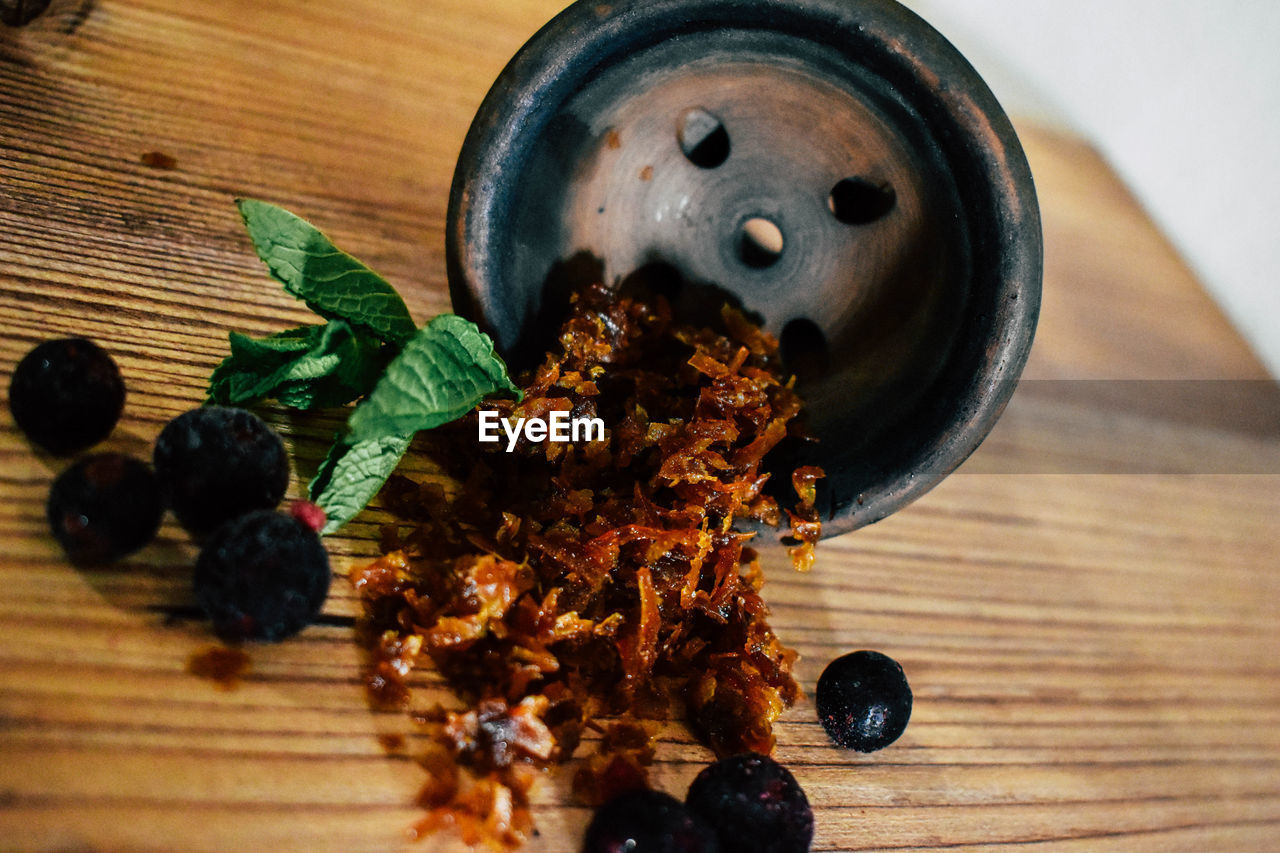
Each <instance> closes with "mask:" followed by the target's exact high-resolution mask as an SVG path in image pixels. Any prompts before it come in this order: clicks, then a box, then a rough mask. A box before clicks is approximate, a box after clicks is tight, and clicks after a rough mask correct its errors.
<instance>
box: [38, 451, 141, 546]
mask: <svg viewBox="0 0 1280 853" xmlns="http://www.w3.org/2000/svg"><path fill="white" fill-rule="evenodd" d="M46 512H47V514H48V517H49V528H50V530H52V531H53V536H54V538H55V539H57V540H58V542H59V544H61V545H62V548H63V550H65V551H66V552H67V556H68V557H70V558H71V560H72V561H73V562H75V563H81V564H85V565H92V564H97V563H107V562H110V561H112V560H115V559H118V558H120V557H123V556H125V555H126V554H131V553H133V552H134V551H136V550H138V549H139V548H141V547H142V546H143V545H145V544H147V543H148V542H150V541H151V539H152V538H153V537H154V536H155V535H156V530H158V529H159V527H160V520H161V518H163V516H164V502H163V501H162V500H161V499H160V486H159V484H158V483H157V482H156V477H155V475H154V474H152V473H151V469H150V468H149V467H147V464H146V463H145V462H143V461H142V460H140V459H134V458H133V457H132V456H125V455H124V454H123V453H98V454H95V455H93V456H86V457H84V458H83V459H81V460H79V461H78V462H76V464H74V465H72V466H71V467H70V468H68V469H67V470H65V471H63V472H62V473H61V474H60V475H58V478H57V479H56V480H54V481H53V487H52V488H51V489H50V490H49V503H48V504H47V506H46Z"/></svg>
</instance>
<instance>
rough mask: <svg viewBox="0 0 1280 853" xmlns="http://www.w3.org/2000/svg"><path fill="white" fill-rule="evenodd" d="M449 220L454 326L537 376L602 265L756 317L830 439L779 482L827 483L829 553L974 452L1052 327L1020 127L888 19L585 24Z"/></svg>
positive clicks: (704, 12)
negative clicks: (563, 321) (470, 329)
mask: <svg viewBox="0 0 1280 853" xmlns="http://www.w3.org/2000/svg"><path fill="white" fill-rule="evenodd" d="M449 217H450V227H449V231H448V247H447V248H448V258H449V264H450V269H449V273H450V286H451V292H452V296H453V300H454V303H455V307H456V308H457V309H458V310H460V311H461V312H462V313H464V314H468V315H470V316H472V317H473V318H474V319H477V320H478V321H480V322H481V323H482V324H483V325H484V326H485V327H486V328H487V329H488V330H489V331H490V332H491V333H492V334H493V335H494V337H495V340H496V342H497V344H498V346H499V348H500V349H501V350H502V351H503V352H504V353H506V354H507V355H508V356H509V357H510V358H512V359H513V360H514V361H515V362H516V363H521V362H527V361H529V360H532V359H536V358H537V356H538V354H539V353H540V352H541V351H542V350H543V349H545V347H546V345H547V343H548V341H547V331H548V328H549V327H550V326H551V324H553V323H554V322H555V319H556V317H555V314H556V311H557V310H558V309H559V306H560V301H561V298H562V296H563V293H562V289H563V287H564V286H565V284H566V283H567V282H568V281H570V280H571V279H572V277H573V274H574V270H575V269H577V268H580V267H581V266H583V264H584V263H585V264H586V265H587V266H588V267H591V268H592V269H593V271H594V272H595V273H598V274H602V275H603V278H604V280H605V281H606V282H610V283H612V282H616V281H618V280H621V279H623V278H625V277H627V276H629V275H632V274H635V273H636V272H637V271H641V273H642V274H643V275H645V276H646V278H647V279H648V280H649V281H650V282H651V283H656V284H657V285H658V286H659V287H660V289H663V290H664V292H666V293H667V294H668V295H669V296H671V297H672V298H673V299H675V300H676V301H677V302H679V301H680V300H681V299H684V298H686V297H688V301H692V300H693V296H692V294H705V293H706V292H715V293H726V292H727V294H728V295H729V298H730V299H732V300H733V301H736V302H739V303H740V304H741V306H742V307H743V308H744V309H745V310H747V311H748V312H750V313H751V314H754V315H756V316H757V317H758V318H760V319H761V320H762V321H763V323H764V325H765V327H766V328H767V329H768V330H769V331H771V332H773V333H774V334H775V335H777V336H778V338H779V339H780V342H781V351H782V355H783V359H784V365H785V366H786V367H787V368H788V369H789V370H791V371H792V372H794V373H795V374H796V376H797V379H798V387H799V389H800V391H801V392H802V396H804V398H805V399H806V401H807V403H808V420H809V428H810V430H811V432H812V433H813V434H814V435H815V436H816V438H817V439H818V441H817V442H814V443H794V444H788V445H787V446H786V447H783V448H780V449H779V451H777V452H776V453H775V454H774V455H773V456H772V457H771V458H770V459H769V465H770V467H771V469H772V470H774V471H775V473H778V472H781V473H784V474H785V472H786V471H788V470H789V469H790V468H791V467H792V466H794V465H795V464H806V463H808V464H817V465H820V466H822V467H823V468H824V469H825V470H826V472H827V479H826V480H825V481H824V483H823V484H822V489H821V490H820V493H819V494H820V509H821V510H822V512H823V515H824V517H825V519H826V520H827V522H828V523H827V526H826V530H827V532H839V531H843V530H848V529H852V528H854V527H858V526H861V525H863V524H867V523H870V522H873V521H877V520H879V519H881V518H883V517H885V516H886V515H888V514H889V513H890V512H892V511H894V510H895V509H897V508H898V507H900V506H902V505H903V504H905V503H907V502H909V501H910V500H912V499H914V498H916V497H918V496H919V495H920V494H923V493H924V492H925V491H927V490H928V489H929V488H931V487H932V486H933V485H934V484H936V483H937V482H938V481H939V480H941V479H942V478H943V477H944V476H945V475H946V474H947V473H949V472H950V471H951V470H953V469H954V468H955V467H956V466H958V465H959V464H960V462H962V461H963V460H964V458H965V457H967V456H968V455H969V453H971V452H972V451H973V449H974V448H976V447H977V445H978V443H979V442H980V441H981V440H982V438H983V437H984V436H985V435H986V434H987V432H988V431H989V430H990V428H991V426H992V424H993V423H994V421H995V418H996V417H997V416H998V414H999V412H1000V410H1001V409H1002V408H1003V406H1004V404H1005V402H1006V401H1007V399H1008V396H1009V395H1010V394H1011V393H1012V391H1013V387H1014V384H1015V383H1016V380H1017V376H1018V374H1019V372H1020V371H1021V368H1022V365H1023V363H1024V362H1025V359H1026V356H1027V351H1028V349H1029V347H1030V344H1031V338H1032V334H1033V332H1034V327H1035V321H1036V315H1037V311H1038V305H1039V287H1040V269H1041V255H1040V252H1041V248H1040V226H1039V216H1038V211H1037V207H1036V202H1035V195H1034V190H1033V187H1032V183H1031V176H1030V172H1029V170H1028V168H1027V165H1026V161H1025V158H1024V157H1023V154H1022V151H1021V148H1020V147H1019V145H1018V142H1017V139H1016V137H1015V136H1014V133H1013V130H1012V128H1011V126H1010V125H1009V122H1008V120H1007V118H1006V117H1005V116H1004V114H1003V112H1001V110H1000V108H999V106H998V104H996V102H995V100H994V98H993V97H992V96H991V94H990V92H989V90H988V89H987V88H986V86H985V85H984V84H983V83H982V81H981V80H980V79H979V78H978V76H977V75H976V73H975V72H974V71H973V70H972V68H970V66H969V65H968V64H967V63H966V62H965V61H964V60H963V58H962V57H960V56H959V54H958V53H956V51H955V50H954V49H953V48H952V47H951V46H950V44H949V43H947V42H946V41H945V40H944V39H943V38H942V37H941V36H939V35H938V34H937V33H936V32H935V31H933V30H932V29H931V28H929V27H928V25H927V24H925V23H924V22H923V21H921V20H920V19H919V18H917V17H915V16H914V15H913V14H912V13H910V12H908V11H907V10H905V9H904V8H902V7H901V6H898V5H897V4H895V3H891V2H883V0H861V2H841V0H817V2H815V0H785V2H767V3H766V2H760V3H743V2H730V0H680V2H668V1H667V0H657V2H654V0H650V2H647V3H643V4H641V3H622V4H614V5H613V6H611V7H604V6H600V5H598V4H582V3H579V4H575V5H574V6H571V7H570V8H569V9H568V10H566V11H565V12H564V13H562V14H561V16H560V17H558V18H557V19H556V20H554V21H552V22H551V24H549V25H548V26H547V27H546V28H544V29H543V30H542V31H541V32H540V33H539V34H538V35H537V36H535V37H534V39H533V40H531V41H530V42H529V44H528V45H526V46H525V48H524V49H523V50H522V51H521V52H520V53H519V54H518V55H517V56H516V58H515V59H513V60H512V63H511V64H510V65H509V66H508V67H507V69H506V70H505V71H504V72H503V74H502V76H501V77H500V78H499V80H498V82H497V83H496V84H495V85H494V88H493V90H491V92H490V93H489V96H488V97H487V98H486V100H485V102H484V104H483V105H482V107H481V109H480V112H479V114H478V115H477V117H476V120H475V122H474V123H473V125H472V129H471V132H470V134H469V136H468V138H467V141H466V143H465V145H464V149H463V153H462V156H461V157H460V159H459V164H458V170H457V173H456V174H455V179H454V187H453V194H452V197H451V200H450V213H449ZM584 259H590V260H589V261H584ZM782 479H785V477H783V478H782Z"/></svg>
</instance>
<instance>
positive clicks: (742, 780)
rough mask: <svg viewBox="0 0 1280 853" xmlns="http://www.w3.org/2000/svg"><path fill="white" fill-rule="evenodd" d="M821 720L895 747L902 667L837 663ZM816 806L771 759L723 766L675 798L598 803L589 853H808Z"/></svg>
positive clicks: (855, 655) (876, 660)
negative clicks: (812, 805)
mask: <svg viewBox="0 0 1280 853" xmlns="http://www.w3.org/2000/svg"><path fill="white" fill-rule="evenodd" d="M817 706H818V718H819V719H820V720H821V721H822V725H823V728H825V729H826V731H827V734H828V735H829V736H830V737H831V739H832V740H833V741H835V742H836V743H837V744H838V745H840V746H842V747H845V748H846V749H855V750H858V751H859V752H872V751H874V750H877V749H883V748H884V747H886V746H888V745H889V744H891V743H893V742H894V741H895V740H897V739H898V737H899V736H900V735H901V734H902V732H903V730H905V729H906V727H907V721H908V720H909V719H910V717H911V688H910V687H909V686H908V685H907V679H906V676H905V675H904V674H903V672H902V667H901V666H899V665H898V663H897V662H896V661H894V660H893V659H892V658H890V657H887V656H886V655H882V654H880V653H879V652H872V651H859V652H852V653H850V654H847V655H843V656H841V657H838V658H836V659H835V660H834V661H832V662H831V663H830V664H828V665H827V668H826V669H825V670H824V671H823V673H822V677H821V678H819V679H818V689H817ZM812 840H813V810H812V809H810V808H809V800H808V799H807V798H806V797H805V795H804V791H803V790H801V788H800V785H799V784H798V783H797V782H796V780H795V777H794V776H792V775H791V773H790V772H789V771H788V770H787V769H786V768H785V767H783V766H782V765H780V764H778V763H777V762H776V761H774V760H773V759H772V758H770V757H768V756H767V755H758V754H755V753H746V754H744V755H735V756H733V757H732V758H726V759H723V760H721V761H717V762H716V763H715V764H712V765H711V766H710V767H707V768H705V769H704V770H703V771H702V772H701V773H699V774H698V775H697V777H696V778H695V779H694V780H693V784H691V785H690V786H689V793H688V795H687V796H686V797H685V801H684V802H683V803H682V802H680V801H679V800H677V799H676V798H675V797H672V796H671V795H669V794H664V793H662V792H660V791H652V790H648V789H641V790H636V791H629V792H627V793H625V794H622V795H620V796H618V797H615V798H614V799H612V800H610V801H609V802H607V803H605V804H604V805H603V806H601V807H600V808H599V809H598V810H597V811H596V813H595V815H594V817H593V818H592V819H591V823H590V824H589V825H588V826H587V833H586V838H585V840H584V842H583V846H582V849H583V853H622V851H627V853H728V851H734V853H805V851H807V850H808V849H809V844H810V842H811V841H812Z"/></svg>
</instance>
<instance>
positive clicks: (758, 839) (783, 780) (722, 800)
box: [685, 752, 813, 853]
mask: <svg viewBox="0 0 1280 853" xmlns="http://www.w3.org/2000/svg"><path fill="white" fill-rule="evenodd" d="M685 802H686V804H687V805H688V806H689V810H690V811H692V812H693V813H694V814H696V815H699V816H700V817H702V819H703V820H705V821H706V822H707V823H708V824H710V825H711V826H713V827H715V831H716V834H717V835H718V836H719V837H720V847H721V848H722V849H724V850H735V851H740V853H805V851H807V850H808V849H809V842H810V841H812V840H813V810H812V809H811V808H809V800H808V798H807V797H805V795H804V791H803V790H801V789H800V785H799V784H798V783H797V782H796V780H795V777H794V776H792V775H791V772H790V771H789V770H787V768H785V767H783V766H782V765H781V764H779V763H778V762H776V761H774V760H773V759H772V758H770V757H769V756H767V755H759V754H758V753H754V752H749V753H745V754H743V755H735V756H733V757H731V758H725V759H722V760H720V761H717V762H716V763H715V764H712V765H711V766H710V767H707V768H705V769H703V771H702V772H701V773H699V774H698V775H697V777H696V778H695V779H694V780H693V784H692V785H690V786H689V796H688V798H687V799H686V800H685Z"/></svg>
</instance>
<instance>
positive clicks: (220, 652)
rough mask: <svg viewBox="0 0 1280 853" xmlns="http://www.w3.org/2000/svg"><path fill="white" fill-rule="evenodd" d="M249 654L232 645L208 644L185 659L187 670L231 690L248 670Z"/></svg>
mask: <svg viewBox="0 0 1280 853" xmlns="http://www.w3.org/2000/svg"><path fill="white" fill-rule="evenodd" d="M249 666H250V660H249V655H248V654H246V653H245V651H244V650H243V649H238V648H235V647H233V646H209V647H208V648H204V649H200V650H199V651H197V652H196V653H195V654H193V655H192V656H191V658H190V659H189V660H188V661H187V672H189V673H191V674H192V675H194V676H197V677H199V678H207V679H208V680H210V681H212V682H213V683H214V684H215V685H217V686H218V687H220V688H221V689H223V690H232V689H234V688H235V687H237V686H238V685H239V684H240V681H241V680H242V679H243V678H244V675H245V674H246V673H247V672H248V671H249Z"/></svg>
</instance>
